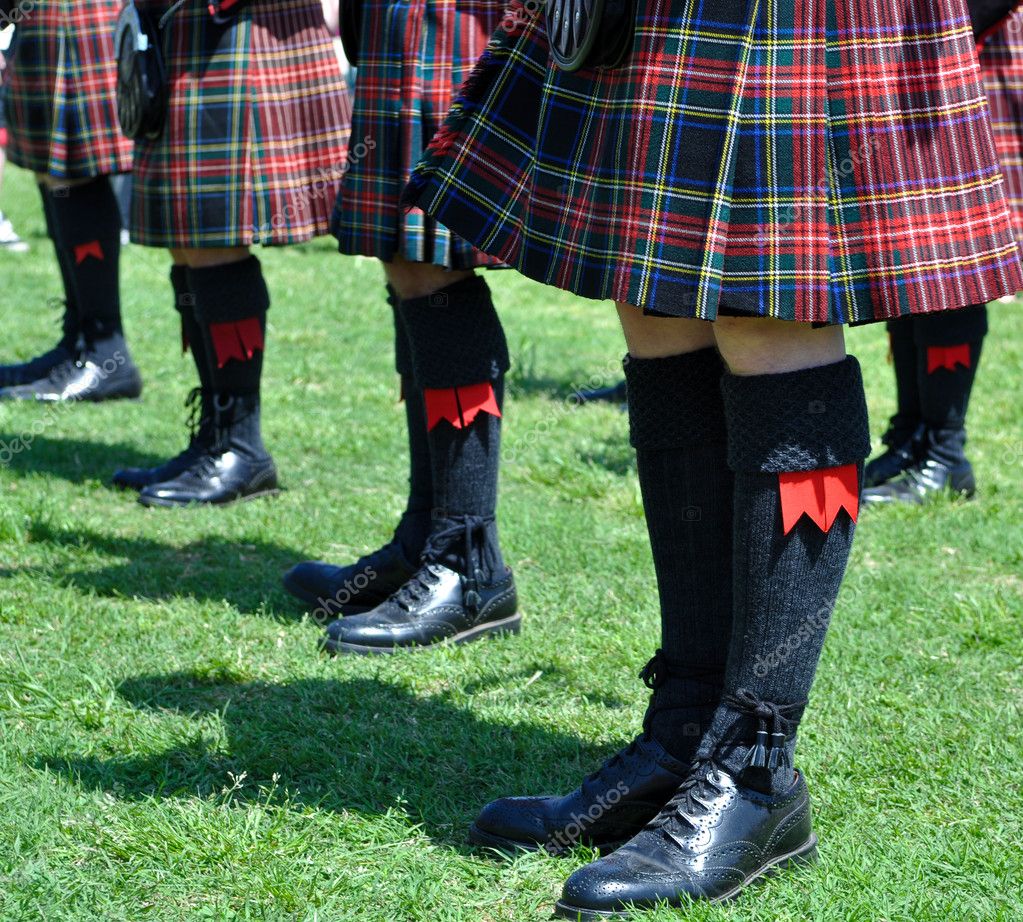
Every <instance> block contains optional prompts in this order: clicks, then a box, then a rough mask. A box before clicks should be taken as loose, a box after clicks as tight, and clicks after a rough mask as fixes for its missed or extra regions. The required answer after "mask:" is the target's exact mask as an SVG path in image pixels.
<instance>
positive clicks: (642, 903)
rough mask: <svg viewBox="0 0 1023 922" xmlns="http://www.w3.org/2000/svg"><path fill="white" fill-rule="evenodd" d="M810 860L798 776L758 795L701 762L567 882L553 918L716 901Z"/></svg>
mask: <svg viewBox="0 0 1023 922" xmlns="http://www.w3.org/2000/svg"><path fill="white" fill-rule="evenodd" d="M816 857H817V837H816V836H815V835H814V833H813V827H812V822H811V817H810V794H809V792H808V791H807V788H806V782H805V780H804V779H803V776H802V775H801V774H797V775H796V776H795V780H794V782H793V783H792V785H791V786H790V787H789V789H788V790H786V791H784V792H782V793H779V794H774V795H765V794H761V793H759V792H757V791H754V790H751V789H749V788H746V787H743V786H742V784H741V783H740V782H739V781H738V780H737V779H736V777H735V776H734V775H733V774H731V773H729V772H727V771H725V770H724V769H722V768H720V767H718V766H716V765H714V764H713V763H709V762H702V763H699V764H698V765H696V766H695V767H694V768H693V769H692V771H691V773H690V775H689V777H688V778H687V779H686V780H685V782H684V783H683V784H682V785H681V786H680V787H679V788H678V790H677V792H676V793H675V795H674V796H673V797H672V798H671V800H670V801H669V802H668V804H667V806H665V807H664V809H663V810H661V811H660V813H659V814H658V815H657V817H656V818H655V819H653V820H652V821H651V822H650V823H649V825H648V826H647V827H646V828H645V829H644V830H643V831H642V832H640V833H639V834H638V835H636V836H635V837H634V838H633V839H632V840H631V841H629V842H628V843H627V844H626V845H623V846H622V847H621V848H619V849H618V850H617V851H615V852H613V853H612V854H610V855H608V856H607V857H605V858H601V859H600V860H599V861H595V862H593V863H592V864H588V865H586V866H585V867H583V868H580V869H579V870H578V871H576V872H575V873H574V874H573V875H572V876H571V877H570V878H569V879H568V881H567V882H566V883H565V888H564V891H563V893H562V897H561V899H560V900H559V901H558V904H557V913H558V915H559V916H562V917H563V918H567V919H577V920H584V922H591V920H597V919H607V918H620V917H621V915H622V914H623V913H625V914H627V913H628V912H629V911H630V910H632V909H635V910H644V909H653V908H654V907H655V906H657V905H658V904H665V903H666V904H667V905H668V906H682V905H684V904H685V903H687V902H688V901H689V900H690V899H693V900H707V901H710V902H720V901H723V900H728V899H730V898H732V897H734V896H735V895H736V894H738V892H739V891H740V890H741V889H742V888H743V887H745V886H746V885H747V884H749V883H752V882H753V881H754V880H757V879H758V878H761V877H765V876H767V875H769V874H772V873H774V872H776V871H778V870H781V869H783V868H786V867H793V866H797V865H800V864H806V863H810V862H813V861H814V860H815V859H816Z"/></svg>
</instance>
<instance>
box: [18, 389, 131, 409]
mask: <svg viewBox="0 0 1023 922" xmlns="http://www.w3.org/2000/svg"><path fill="white" fill-rule="evenodd" d="M14 386H15V387H20V386H21V385H14ZM0 400H9V401H11V402H12V403H44V404H47V405H49V406H57V405H58V404H74V403H111V402H112V401H114V400H124V401H127V402H128V403H141V402H142V394H141V393H138V394H107V395H106V396H104V397H89V396H87V395H86V396H85V397H71V398H68V399H66V400H52V399H50V398H49V397H40V396H38V395H37V394H26V395H25V396H21V395H20V394H5V393H3V392H0Z"/></svg>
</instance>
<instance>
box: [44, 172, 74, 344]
mask: <svg viewBox="0 0 1023 922" xmlns="http://www.w3.org/2000/svg"><path fill="white" fill-rule="evenodd" d="M39 196H40V198H41V199H42V202H43V216H44V218H45V219H46V233H47V235H48V236H49V238H50V240H52V241H53V249H54V252H55V253H56V256H57V268H58V269H59V270H60V281H61V286H62V287H63V289H64V318H63V322H62V325H61V326H62V334H63V335H62V336H61V340H60V344H61V345H62V346H63V347H64V348H65V349H67V350H68V351H74V349H75V345H76V344H77V342H78V337H79V336H80V335H81V322H80V320H79V318H78V313H79V312H78V297H77V295H76V294H75V279H74V273H73V272H72V270H71V266H70V265H69V264H68V257H67V253H66V252H65V250H64V247H63V246H62V245H61V243H60V236H59V231H58V229H57V219H56V216H55V215H54V209H53V190H52V189H50V188H49V187H48V186H46V185H45V184H43V183H40V184H39Z"/></svg>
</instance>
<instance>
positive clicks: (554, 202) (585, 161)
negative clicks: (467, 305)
mask: <svg viewBox="0 0 1023 922" xmlns="http://www.w3.org/2000/svg"><path fill="white" fill-rule="evenodd" d="M407 200H408V201H410V202H411V203H413V204H415V205H417V206H418V207H420V208H422V209H424V210H425V211H426V212H427V213H428V214H431V215H432V216H433V217H435V218H436V219H437V220H438V221H440V222H441V223H442V224H444V225H445V226H446V227H448V228H450V230H451V231H452V232H454V233H456V234H459V235H460V236H461V237H463V238H465V239H466V240H468V241H470V242H471V243H473V244H475V245H476V246H478V247H479V248H480V249H482V250H483V251H484V252H486V253H489V254H491V255H492V256H495V257H497V258H500V259H502V260H503V261H504V262H506V263H508V264H509V265H511V266H512V267H514V268H516V269H518V270H519V271H521V272H523V273H524V274H526V275H528V276H530V277H531V278H534V279H536V280H538V281H541V282H544V283H547V284H551V285H556V286H558V287H561V288H565V289H568V290H570V291H573V292H575V293H576V294H579V295H582V296H584V297H588V298H593V299H597V300H615V301H624V302H628V303H632V304H636V305H639V306H640V307H642V308H645V309H649V310H651V311H654V312H657V313H663V314H667V315H671V316H679V317H695V318H699V319H705V320H713V319H715V318H716V317H717V316H718V313H719V311H722V312H726V313H737V314H743V315H750V316H764V317H774V318H779V319H784V320H794V321H800V322H815V323H838V324H841V323H864V322H869V321H876V320H885V319H889V318H894V317H899V316H903V315H906V314H920V313H931V312H936V311H942V310H952V309H956V308H959V307H963V306H965V305H969V304H976V303H980V302H984V301H989V300H993V299H995V298H997V297H999V296H1001V295H1003V294H1007V293H1011V292H1013V291H1014V290H1015V289H1016V288H1018V287H1019V286H1020V284H1021V280H1023V278H1021V268H1020V263H1019V257H1018V251H1017V247H1016V245H1015V237H1014V234H1013V231H1012V225H1011V220H1010V217H1009V211H1008V206H1007V203H1006V201H1005V196H1004V191H1003V184H1002V182H1001V178H1000V175H999V170H998V163H997V158H996V156H995V150H994V141H993V138H992V132H991V125H990V120H989V118H988V110H987V104H986V100H985V98H984V92H983V88H982V86H981V81H980V72H979V68H978V65H977V60H976V50H975V44H974V41H973V37H972V34H971V30H970V20H969V16H968V13H967V10H966V6H965V3H964V0H930V2H927V3H909V4H899V3H895V4H874V3H871V2H869V0H829V2H826V3H825V2H819V0H758V2H756V3H750V2H749V0H715V2H714V3H695V4H694V3H690V2H689V0H639V3H638V18H637V28H636V33H635V37H634V41H633V45H632V49H631V52H630V54H629V55H628V57H627V59H626V60H625V61H624V63H623V64H622V66H620V67H617V68H611V69H603V68H584V69H582V70H580V71H577V72H575V73H566V72H564V71H560V70H558V69H556V68H554V67H553V66H552V64H551V61H550V53H549V46H548V42H547V37H546V33H545V31H544V23H543V20H542V17H537V16H534V15H533V13H532V11H531V10H530V9H528V8H525V4H523V3H522V2H521V0H513V4H512V7H511V8H510V9H509V13H508V17H507V20H506V22H505V23H504V24H503V25H502V27H501V28H499V29H498V30H497V32H495V36H494V39H493V41H492V42H491V45H490V47H489V48H488V51H487V53H486V55H485V56H484V58H482V59H481V61H480V63H479V65H478V66H477V68H476V71H475V72H474V74H473V76H472V77H471V78H470V80H469V81H468V82H467V83H466V86H465V88H464V89H463V92H462V94H461V98H460V99H459V101H458V103H457V104H456V106H455V107H453V109H452V113H451V115H450V117H449V119H448V122H447V123H446V124H445V126H444V127H443V128H442V129H441V130H440V131H439V132H438V133H437V134H436V135H435V137H434V140H433V142H432V143H431V145H430V150H429V152H428V155H427V157H426V158H424V160H423V162H422V164H421V165H420V166H419V167H418V168H417V170H416V172H415V174H414V176H413V179H412V182H411V185H410V187H409V192H408V196H407Z"/></svg>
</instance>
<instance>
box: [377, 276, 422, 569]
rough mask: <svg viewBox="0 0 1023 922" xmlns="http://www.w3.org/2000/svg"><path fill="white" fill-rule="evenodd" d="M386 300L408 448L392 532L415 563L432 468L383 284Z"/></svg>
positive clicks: (398, 326)
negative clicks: (405, 480)
mask: <svg viewBox="0 0 1023 922" xmlns="http://www.w3.org/2000/svg"><path fill="white" fill-rule="evenodd" d="M387 303H388V304H390V305H391V308H392V310H393V311H394V365H395V369H396V370H397V372H398V374H399V375H400V376H401V394H402V398H403V400H404V402H405V426H406V430H407V433H408V449H409V496H408V503H407V504H406V506H405V512H404V513H403V514H402V517H401V521H400V522H399V523H398V527H397V528H396V529H395V531H394V536H395V538H396V539H397V540H398V542H399V543H400V544H401V549H402V553H404V555H405V559H406V560H408V561H410V562H412V563H415V561H417V560H418V559H419V556H420V554H422V552H423V546H424V545H425V544H426V539H427V537H429V534H430V520H431V513H432V510H433V471H432V469H431V466H430V443H429V440H428V439H427V435H426V407H425V406H424V404H423V392H422V390H421V389H420V388H419V387H417V386H416V382H415V372H414V369H413V365H412V346H411V343H409V338H408V331H407V330H406V329H405V321H404V320H402V317H401V311H400V310H399V303H400V302H399V299H398V297H397V295H396V294H395V292H394V289H393V288H391V286H390V285H388V286H387Z"/></svg>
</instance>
